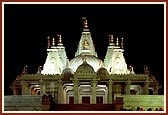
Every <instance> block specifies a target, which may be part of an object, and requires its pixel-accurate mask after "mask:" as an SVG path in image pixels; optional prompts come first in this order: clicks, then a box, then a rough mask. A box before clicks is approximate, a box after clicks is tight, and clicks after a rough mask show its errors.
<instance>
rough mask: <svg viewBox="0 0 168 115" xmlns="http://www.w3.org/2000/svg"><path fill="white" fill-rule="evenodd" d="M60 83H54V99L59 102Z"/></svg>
mask: <svg viewBox="0 0 168 115" xmlns="http://www.w3.org/2000/svg"><path fill="white" fill-rule="evenodd" d="M57 84H58V83H57V82H56V83H55V84H54V99H55V102H56V103H58V85H57Z"/></svg>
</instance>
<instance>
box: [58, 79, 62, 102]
mask: <svg viewBox="0 0 168 115" xmlns="http://www.w3.org/2000/svg"><path fill="white" fill-rule="evenodd" d="M61 103H62V80H61V79H59V80H58V104H61Z"/></svg>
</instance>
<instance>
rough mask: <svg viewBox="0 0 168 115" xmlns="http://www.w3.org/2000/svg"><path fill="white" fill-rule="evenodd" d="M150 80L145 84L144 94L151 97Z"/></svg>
mask: <svg viewBox="0 0 168 115" xmlns="http://www.w3.org/2000/svg"><path fill="white" fill-rule="evenodd" d="M149 83H150V82H149V79H147V80H146V81H145V83H144V94H145V95H149Z"/></svg>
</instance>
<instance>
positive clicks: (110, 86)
mask: <svg viewBox="0 0 168 115" xmlns="http://www.w3.org/2000/svg"><path fill="white" fill-rule="evenodd" d="M112 93H113V81H112V80H111V79H110V80H109V81H108V104H112V103H113V95H112Z"/></svg>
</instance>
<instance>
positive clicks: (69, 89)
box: [11, 18, 160, 104]
mask: <svg viewBox="0 0 168 115" xmlns="http://www.w3.org/2000/svg"><path fill="white" fill-rule="evenodd" d="M83 23H84V27H83V32H82V35H81V38H80V40H79V44H78V46H77V51H76V52H75V57H74V58H73V59H68V57H67V55H66V50H65V47H64V45H63V42H62V37H61V35H58V42H57V43H56V42H55V39H54V38H49V37H48V48H47V57H46V61H45V63H44V65H43V66H39V67H38V71H37V73H36V74H29V73H27V69H28V66H25V67H24V68H23V71H22V73H21V74H20V75H18V76H17V78H16V80H15V81H13V83H12V85H11V88H12V90H13V95H41V96H42V95H44V94H47V93H50V94H52V96H53V97H54V99H55V102H56V103H58V104H81V103H89V104H97V103H103V104H112V103H113V102H114V100H115V97H116V96H121V95H149V93H150V94H151V95H158V90H159V88H160V87H159V84H158V81H157V80H156V79H155V77H154V76H153V75H151V74H150V73H149V71H148V67H147V66H144V73H143V74H136V73H134V70H133V67H132V66H129V65H127V63H126V61H125V58H124V55H123V52H124V48H123V38H121V39H119V38H118V37H116V38H113V35H110V36H109V46H108V47H107V52H106V56H105V59H104V60H101V59H99V58H98V55H97V52H96V51H95V47H94V43H93V40H92V36H91V32H90V31H89V27H88V22H87V19H86V18H83ZM102 40H103V39H102Z"/></svg>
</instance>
